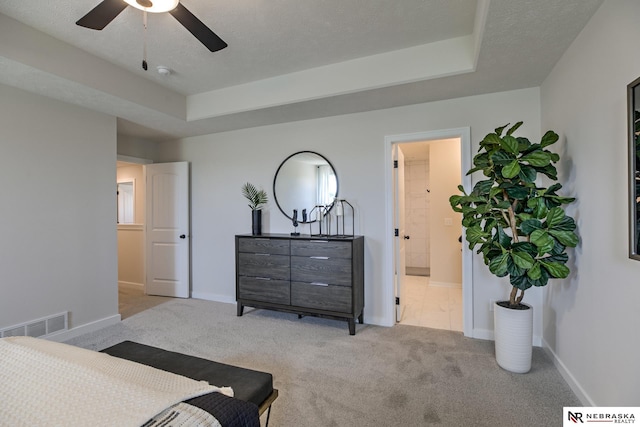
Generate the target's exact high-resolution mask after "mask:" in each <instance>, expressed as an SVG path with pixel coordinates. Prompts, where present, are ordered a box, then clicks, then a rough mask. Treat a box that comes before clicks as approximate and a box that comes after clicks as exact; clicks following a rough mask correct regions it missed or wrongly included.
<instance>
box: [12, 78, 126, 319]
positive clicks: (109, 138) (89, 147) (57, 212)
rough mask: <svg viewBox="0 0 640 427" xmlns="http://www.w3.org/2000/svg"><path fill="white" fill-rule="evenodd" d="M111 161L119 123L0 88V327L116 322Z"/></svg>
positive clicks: (102, 116)
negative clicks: (62, 315)
mask: <svg viewBox="0 0 640 427" xmlns="http://www.w3.org/2000/svg"><path fill="white" fill-rule="evenodd" d="M115 162H116V120H115V118H114V117H111V116H107V115H104V114H99V113H94V112H91V111H89V110H86V109H82V108H79V107H75V106H71V105H69V104H65V103H62V102H59V101H53V100H51V99H48V98H44V97H41V96H38V95H33V94H31V93H28V92H24V91H21V90H19V89H14V88H11V87H8V86H3V85H0V180H1V181H2V183H3V185H2V186H1V188H2V190H0V191H1V193H0V199H1V200H2V209H0V223H1V224H2V226H1V227H2V239H0V287H1V294H2V297H1V298H0V327H6V326H12V325H16V324H19V323H23V322H26V321H30V320H33V319H37V318H41V317H44V316H48V315H52V314H57V313H59V312H62V311H65V310H69V311H70V326H71V327H72V328H75V327H81V326H83V325H87V324H91V323H93V322H98V323H99V322H101V321H107V322H110V321H119V319H120V316H119V315H118V295H117V288H116V286H115V283H116V270H117V260H116V227H115V215H116V209H115V181H116V173H115V169H116V168H115ZM105 319H106V320H105Z"/></svg>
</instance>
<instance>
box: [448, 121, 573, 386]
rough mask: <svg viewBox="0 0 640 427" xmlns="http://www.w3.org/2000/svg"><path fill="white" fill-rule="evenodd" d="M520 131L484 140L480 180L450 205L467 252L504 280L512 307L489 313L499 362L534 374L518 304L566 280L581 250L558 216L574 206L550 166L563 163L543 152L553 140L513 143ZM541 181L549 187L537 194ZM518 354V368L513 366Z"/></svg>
mask: <svg viewBox="0 0 640 427" xmlns="http://www.w3.org/2000/svg"><path fill="white" fill-rule="evenodd" d="M521 125H522V122H518V123H516V124H515V125H513V126H511V127H510V128H509V129H507V127H508V126H509V125H505V126H503V127H500V128H497V129H495V132H492V133H489V134H488V135H486V136H485V137H484V139H483V140H482V141H481V142H480V149H479V150H478V154H477V155H476V156H475V157H474V158H473V167H472V168H471V169H470V170H469V171H468V172H467V175H469V174H472V173H474V172H480V171H481V172H482V173H483V175H484V177H485V179H482V180H480V181H478V182H476V184H475V185H474V187H473V190H472V191H471V192H470V193H469V194H467V193H466V192H465V190H464V188H463V187H462V186H459V187H458V189H459V190H460V191H461V193H462V194H456V195H453V196H451V197H450V198H449V202H450V203H451V207H452V208H453V210H454V211H456V212H460V213H462V225H463V227H465V228H466V240H467V241H468V243H469V249H474V248H477V253H479V254H482V258H483V260H484V263H485V264H486V265H487V266H488V267H489V271H491V273H493V274H494V275H496V276H498V277H505V276H508V277H509V282H510V284H511V292H510V295H509V299H508V300H507V301H498V302H497V303H496V305H495V306H494V331H495V345H496V360H497V361H498V364H499V365H500V366H502V367H503V368H504V369H507V370H509V371H512V372H521V373H524V372H528V371H529V369H530V368H531V346H532V335H533V326H532V325H533V310H532V308H531V306H529V305H527V304H524V303H522V299H523V297H524V293H525V291H526V290H527V289H529V288H531V287H532V286H537V287H541V286H546V285H547V283H548V282H549V280H550V279H554V278H566V277H567V276H568V275H569V273H570V270H569V267H568V266H567V265H566V264H567V261H568V259H569V256H568V254H567V248H569V247H575V246H576V245H577V244H578V236H577V234H576V233H575V230H576V223H575V221H574V219H573V218H571V217H570V216H568V215H566V213H565V211H564V208H563V205H566V204H568V203H571V202H573V201H574V200H575V199H574V198H572V197H564V196H561V195H559V194H558V191H559V190H560V189H561V188H562V185H561V184H559V183H557V182H556V181H557V180H558V177H557V170H556V167H555V166H554V163H556V162H558V161H559V160H560V156H559V155H558V154H556V153H554V152H552V151H549V150H548V149H547V148H548V147H549V146H551V145H552V144H555V143H556V142H557V141H558V135H557V134H556V133H555V132H553V131H547V132H546V133H545V134H544V136H543V137H542V140H541V141H540V143H537V144H533V143H531V142H530V141H529V140H528V139H527V138H524V137H515V136H514V135H513V134H514V132H515V131H516V130H517V129H518V128H519V127H520V126H521ZM505 129H507V130H506V132H505ZM538 174H542V175H544V176H546V178H547V179H548V180H550V181H552V182H554V183H553V184H552V185H550V186H548V187H545V186H540V185H539V181H538ZM509 332H511V335H509ZM512 346H513V347H515V348H514V349H511V347H512ZM517 354H520V355H522V356H523V357H522V358H521V360H516V359H513V360H512V357H511V356H513V355H517Z"/></svg>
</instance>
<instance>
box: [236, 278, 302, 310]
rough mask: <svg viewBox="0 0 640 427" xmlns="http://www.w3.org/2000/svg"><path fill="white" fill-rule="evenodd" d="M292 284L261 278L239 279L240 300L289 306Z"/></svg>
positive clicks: (285, 281)
mask: <svg viewBox="0 0 640 427" xmlns="http://www.w3.org/2000/svg"><path fill="white" fill-rule="evenodd" d="M289 296H290V284H289V281H288V280H273V279H268V278H259V277H240V278H239V279H238V298H242V299H249V300H254V301H264V302H273V303H276V304H286V305H289V304H290V302H291V299H290V297H289Z"/></svg>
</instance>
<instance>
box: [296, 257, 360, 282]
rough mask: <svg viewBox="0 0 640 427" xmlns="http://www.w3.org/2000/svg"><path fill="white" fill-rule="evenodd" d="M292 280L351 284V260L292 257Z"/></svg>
mask: <svg viewBox="0 0 640 427" xmlns="http://www.w3.org/2000/svg"><path fill="white" fill-rule="evenodd" d="M291 280H292V281H296V282H307V283H311V282H318V283H326V284H329V285H339V286H351V281H352V276H351V260H350V259H347V258H332V257H301V256H292V257H291Z"/></svg>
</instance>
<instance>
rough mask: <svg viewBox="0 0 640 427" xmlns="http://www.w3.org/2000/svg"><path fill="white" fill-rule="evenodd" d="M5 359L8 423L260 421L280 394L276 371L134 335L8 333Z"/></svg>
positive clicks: (1, 367) (2, 386)
mask: <svg viewBox="0 0 640 427" xmlns="http://www.w3.org/2000/svg"><path fill="white" fill-rule="evenodd" d="M0 360H1V361H2V363H0V424H2V425H12V426H23V425H24V426H27V425H29V426H32V425H65V426H86V425H94V426H101V425H102V426H113V425H118V426H132V427H133V426H145V427H153V426H165V425H166V426H168V425H183V426H189V425H199V426H212V427H220V426H221V427H259V426H260V415H261V414H262V413H263V412H265V411H269V412H270V408H271V404H272V403H273V401H274V400H275V399H276V398H277V396H278V391H277V390H275V389H273V381H272V376H271V374H268V373H264V372H258V371H253V370H249V369H244V368H240V367H236V366H231V365H226V364H221V363H217V362H212V361H209V360H206V359H201V358H197V357H193V356H188V355H184V354H181V353H176V352H170V351H166V350H163V349H159V348H156V347H151V346H147V345H143V344H138V343H134V342H131V341H125V342H122V343H120V344H117V345H115V346H112V347H109V348H107V349H104V350H103V351H102V352H95V351H91V350H86V349H82V348H78V347H74V346H70V345H67V344H61V343H55V342H51V341H47V340H42V339H36V338H30V337H9V338H2V339H0ZM216 384H217V385H220V386H217V385H216ZM231 396H234V397H231ZM269 412H268V413H267V424H268V422H269V419H268V418H269Z"/></svg>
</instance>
